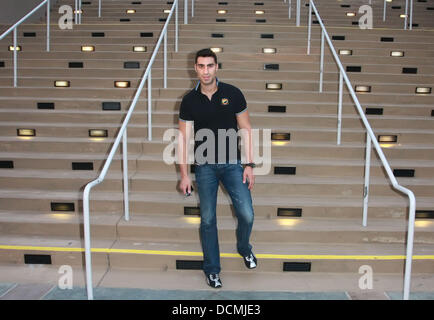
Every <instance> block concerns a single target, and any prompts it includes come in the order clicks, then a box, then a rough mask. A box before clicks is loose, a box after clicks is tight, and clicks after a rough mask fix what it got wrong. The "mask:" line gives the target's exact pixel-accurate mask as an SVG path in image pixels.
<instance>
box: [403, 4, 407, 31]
mask: <svg viewBox="0 0 434 320" xmlns="http://www.w3.org/2000/svg"><path fill="white" fill-rule="evenodd" d="M407 16H408V0H405V17H404V30H407Z"/></svg>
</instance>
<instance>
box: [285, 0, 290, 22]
mask: <svg viewBox="0 0 434 320" xmlns="http://www.w3.org/2000/svg"><path fill="white" fill-rule="evenodd" d="M285 2H286V0H285ZM288 19H290V20H291V0H289V1H288Z"/></svg>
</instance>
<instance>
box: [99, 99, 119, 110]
mask: <svg viewBox="0 0 434 320" xmlns="http://www.w3.org/2000/svg"><path fill="white" fill-rule="evenodd" d="M102 109H103V110H121V103H120V102H116V101H107V102H103V103H102Z"/></svg>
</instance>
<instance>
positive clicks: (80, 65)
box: [68, 62, 83, 68]
mask: <svg viewBox="0 0 434 320" xmlns="http://www.w3.org/2000/svg"><path fill="white" fill-rule="evenodd" d="M68 67H69V68H83V62H69V63H68Z"/></svg>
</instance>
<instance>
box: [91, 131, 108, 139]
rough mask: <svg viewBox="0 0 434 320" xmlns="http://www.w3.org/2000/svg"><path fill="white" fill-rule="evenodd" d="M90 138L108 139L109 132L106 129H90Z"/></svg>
mask: <svg viewBox="0 0 434 320" xmlns="http://www.w3.org/2000/svg"><path fill="white" fill-rule="evenodd" d="M89 137H91V138H107V137H108V131H107V130H106V129H89Z"/></svg>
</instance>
